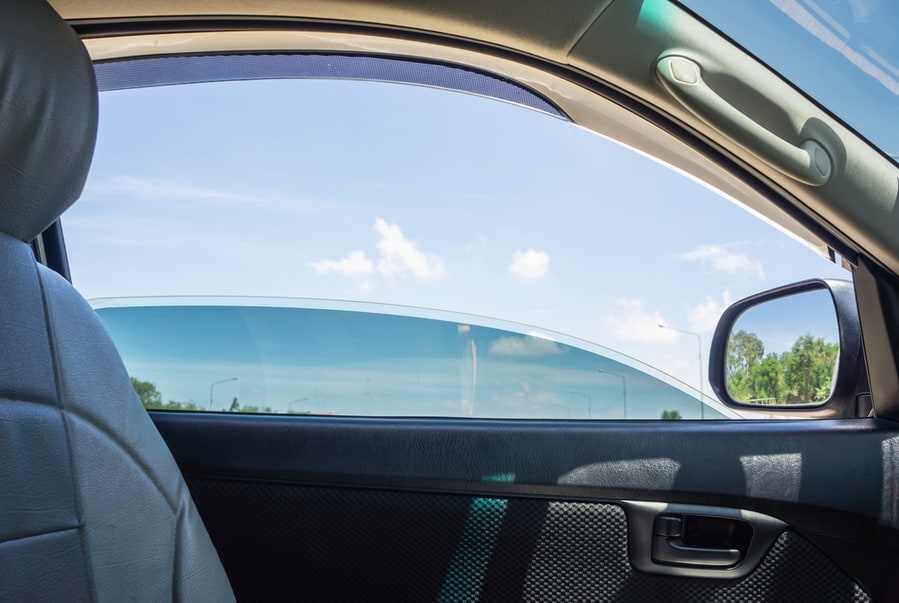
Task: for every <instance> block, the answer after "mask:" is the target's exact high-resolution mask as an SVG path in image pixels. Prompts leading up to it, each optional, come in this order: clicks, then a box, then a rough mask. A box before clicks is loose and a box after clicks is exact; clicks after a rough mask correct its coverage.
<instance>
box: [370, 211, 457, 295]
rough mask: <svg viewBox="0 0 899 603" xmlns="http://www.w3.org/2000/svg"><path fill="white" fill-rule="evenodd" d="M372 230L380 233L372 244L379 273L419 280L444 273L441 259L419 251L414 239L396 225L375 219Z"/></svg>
mask: <svg viewBox="0 0 899 603" xmlns="http://www.w3.org/2000/svg"><path fill="white" fill-rule="evenodd" d="M372 229H373V230H374V231H375V232H376V233H378V234H379V235H381V240H380V241H378V242H377V244H376V245H375V246H376V247H377V249H378V252H379V253H380V255H381V257H380V258H379V259H378V272H379V273H380V274H381V275H382V276H384V277H386V278H389V279H391V278H395V277H402V276H407V275H412V276H413V277H415V278H417V279H420V280H432V279H435V278H438V277H440V276H442V275H443V274H444V272H445V270H444V267H443V259H441V258H440V256H438V255H435V254H433V253H424V252H423V251H421V250H420V249H419V248H418V245H417V244H416V243H415V242H414V241H410V240H409V239H407V238H406V237H405V236H404V235H403V231H402V230H401V229H400V227H399V224H390V223H388V222H386V221H385V220H383V219H381V218H378V219H376V220H375V224H374V226H372Z"/></svg>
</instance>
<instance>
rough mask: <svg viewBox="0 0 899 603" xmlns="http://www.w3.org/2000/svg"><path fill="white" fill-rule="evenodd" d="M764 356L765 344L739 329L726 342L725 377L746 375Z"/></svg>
mask: <svg viewBox="0 0 899 603" xmlns="http://www.w3.org/2000/svg"><path fill="white" fill-rule="evenodd" d="M764 355H765V344H763V343H762V340H761V339H759V338H758V336H757V335H756V334H755V333H747V332H746V331H744V330H743V329H740V330H739V331H737V332H736V333H734V334H732V335H731V336H730V339H728V340H727V364H726V365H725V366H726V367H727V376H728V378H731V377H734V376H735V375H738V374H744V375H748V374H749V372H750V371H751V370H752V367H753V366H755V364H756V363H757V362H759V361H760V360H761V359H762V356H764Z"/></svg>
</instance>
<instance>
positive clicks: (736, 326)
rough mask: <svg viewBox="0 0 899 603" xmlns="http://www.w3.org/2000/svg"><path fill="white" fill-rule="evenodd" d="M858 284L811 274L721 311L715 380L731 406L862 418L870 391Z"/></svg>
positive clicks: (712, 365)
mask: <svg viewBox="0 0 899 603" xmlns="http://www.w3.org/2000/svg"><path fill="white" fill-rule="evenodd" d="M861 357H862V348H861V329H860V327H859V322H858V310H857V308H856V304H855V291H854V289H853V286H852V283H851V282H848V281H839V280H818V279H816V280H809V281H802V282H799V283H794V284H791V285H786V286H783V287H778V288H777V289H772V290H770V291H765V292H763V293H758V294H756V295H753V296H751V297H747V298H746V299H742V300H740V301H738V302H736V303H735V304H733V305H731V306H730V307H729V308H728V309H727V310H725V311H724V313H723V314H722V315H721V319H720V320H719V321H718V327H717V328H716V329H715V336H714V337H713V339H712V349H711V353H710V355H709V381H710V382H711V385H712V389H713V390H714V391H715V394H717V396H718V398H719V400H721V401H722V402H723V403H724V404H726V405H727V406H729V407H731V408H734V409H738V410H741V411H750V412H755V413H759V414H764V415H767V416H770V415H773V414H777V415H784V414H796V415H802V416H805V417H856V416H863V415H864V414H866V411H864V409H862V408H861V404H862V401H863V400H864V399H866V396H863V395H862V394H864V393H865V392H867V387H868V385H867V378H866V373H865V370H864V366H863V364H862V362H861Z"/></svg>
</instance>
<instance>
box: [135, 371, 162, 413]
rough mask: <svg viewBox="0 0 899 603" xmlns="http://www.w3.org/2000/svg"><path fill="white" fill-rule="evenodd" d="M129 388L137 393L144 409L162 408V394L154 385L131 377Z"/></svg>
mask: <svg viewBox="0 0 899 603" xmlns="http://www.w3.org/2000/svg"><path fill="white" fill-rule="evenodd" d="M131 387H133V388H134V391H135V392H137V397H138V398H140V401H141V404H143V405H144V408H162V407H163V405H162V394H160V393H159V390H158V389H156V384H155V383H150V382H149V381H141V380H140V379H138V378H136V377H131Z"/></svg>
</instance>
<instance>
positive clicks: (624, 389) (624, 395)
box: [596, 369, 627, 419]
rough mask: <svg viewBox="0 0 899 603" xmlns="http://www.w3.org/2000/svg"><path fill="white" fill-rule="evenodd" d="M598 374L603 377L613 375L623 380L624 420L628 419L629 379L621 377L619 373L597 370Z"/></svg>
mask: <svg viewBox="0 0 899 603" xmlns="http://www.w3.org/2000/svg"><path fill="white" fill-rule="evenodd" d="M596 372H597V373H602V374H603V375H612V376H613V377H618V378H619V379H621V398H622V400H624V418H625V419H626V418H627V378H626V377H625V376H624V375H619V374H618V373H613V372H611V371H604V370H602V369H596Z"/></svg>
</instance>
